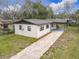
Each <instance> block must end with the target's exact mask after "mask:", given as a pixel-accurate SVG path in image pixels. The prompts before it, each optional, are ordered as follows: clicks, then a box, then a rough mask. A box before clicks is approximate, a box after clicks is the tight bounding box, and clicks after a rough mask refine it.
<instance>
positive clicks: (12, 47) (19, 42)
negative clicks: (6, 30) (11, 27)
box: [0, 34, 37, 59]
mask: <svg viewBox="0 0 79 59" xmlns="http://www.w3.org/2000/svg"><path fill="white" fill-rule="evenodd" d="M35 41H37V39H35V38H29V37H25V36H20V35H14V34H5V35H0V59H9V57H11V56H12V55H15V54H16V53H18V52H20V51H21V50H22V49H24V48H25V47H27V46H28V45H30V44H32V43H33V42H35Z"/></svg>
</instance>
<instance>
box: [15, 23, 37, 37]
mask: <svg viewBox="0 0 79 59" xmlns="http://www.w3.org/2000/svg"><path fill="white" fill-rule="evenodd" d="M19 25H21V26H22V28H23V30H20V29H19ZM27 26H31V31H27ZM15 34H19V35H24V36H28V37H35V38H37V26H35V25H29V24H15Z"/></svg>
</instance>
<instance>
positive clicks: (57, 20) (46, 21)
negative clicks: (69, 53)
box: [15, 19, 67, 25]
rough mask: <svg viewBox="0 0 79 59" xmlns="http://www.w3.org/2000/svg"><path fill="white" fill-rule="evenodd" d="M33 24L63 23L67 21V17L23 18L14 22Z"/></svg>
mask: <svg viewBox="0 0 79 59" xmlns="http://www.w3.org/2000/svg"><path fill="white" fill-rule="evenodd" d="M20 23H21V24H35V25H43V24H49V23H59V24H65V23H67V19H47V20H43V19H24V20H21V21H17V22H15V24H20Z"/></svg>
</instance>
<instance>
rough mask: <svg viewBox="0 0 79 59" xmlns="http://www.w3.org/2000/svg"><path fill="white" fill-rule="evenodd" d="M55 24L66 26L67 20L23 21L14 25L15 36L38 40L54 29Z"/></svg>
mask: <svg viewBox="0 0 79 59" xmlns="http://www.w3.org/2000/svg"><path fill="white" fill-rule="evenodd" d="M57 24H67V20H40V19H31V20H30V19H28V20H27V19H24V20H21V21H17V22H15V23H14V27H15V34H19V35H24V36H28V37H34V38H40V37H42V36H43V35H45V34H47V33H49V32H50V31H51V30H52V29H56V25H57Z"/></svg>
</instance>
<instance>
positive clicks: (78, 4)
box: [0, 0, 79, 13]
mask: <svg viewBox="0 0 79 59" xmlns="http://www.w3.org/2000/svg"><path fill="white" fill-rule="evenodd" d="M4 1H5V2H4V3H3V4H2V5H1V4H0V7H2V9H6V6H8V7H9V8H14V7H13V6H14V5H15V4H16V3H17V4H18V6H19V8H20V6H22V5H23V4H24V0H4ZM32 1H36V0H32ZM41 1H42V4H43V5H44V6H46V7H48V6H49V7H50V8H51V9H52V10H53V11H54V12H55V13H59V12H61V11H62V9H63V8H64V5H65V3H69V5H70V6H71V7H74V8H73V9H72V11H75V10H77V9H79V0H41ZM18 6H17V7H18Z"/></svg>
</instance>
